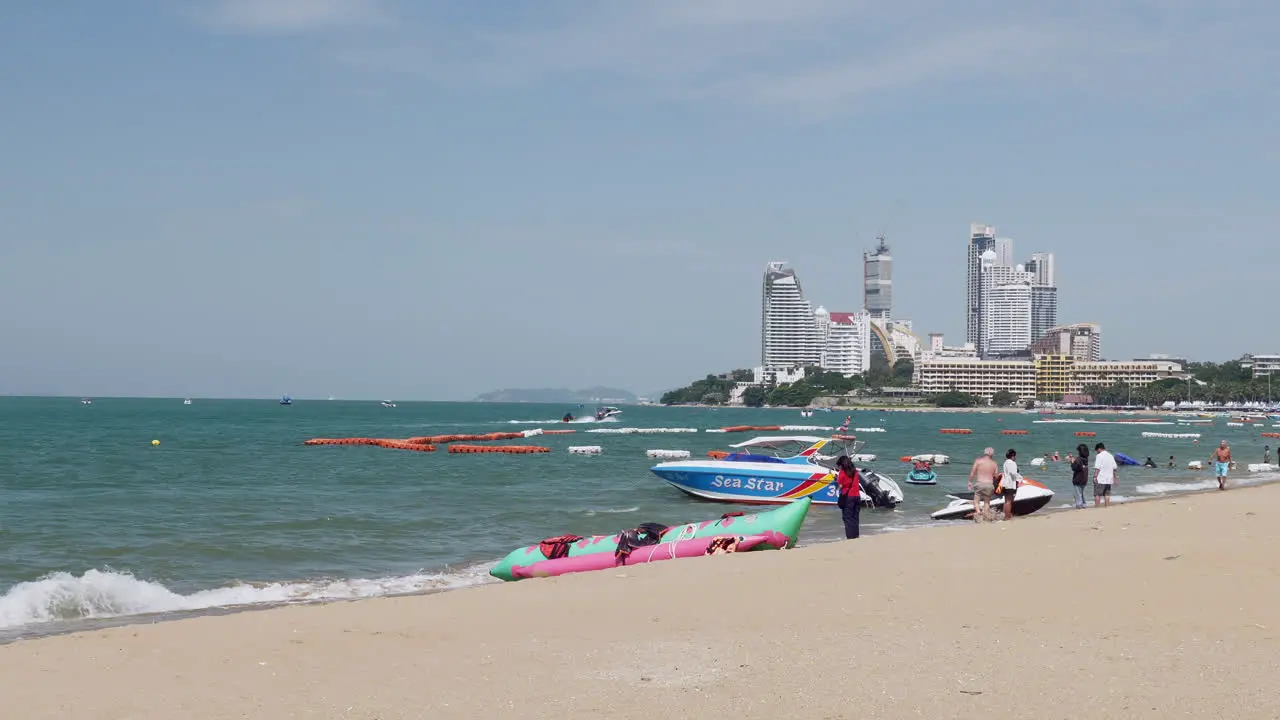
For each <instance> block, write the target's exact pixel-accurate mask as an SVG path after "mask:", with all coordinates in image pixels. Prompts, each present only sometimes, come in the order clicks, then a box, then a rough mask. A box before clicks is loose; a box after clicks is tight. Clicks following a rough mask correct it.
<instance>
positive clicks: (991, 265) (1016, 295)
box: [977, 250, 1032, 357]
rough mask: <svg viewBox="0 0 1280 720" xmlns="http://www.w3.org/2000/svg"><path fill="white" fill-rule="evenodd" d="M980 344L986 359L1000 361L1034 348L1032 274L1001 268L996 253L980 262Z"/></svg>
mask: <svg viewBox="0 0 1280 720" xmlns="http://www.w3.org/2000/svg"><path fill="white" fill-rule="evenodd" d="M979 260H980V262H981V266H980V280H981V282H980V291H979V300H980V302H979V313H978V321H979V322H978V326H979V330H980V332H979V341H978V343H977V346H978V353H979V355H980V356H982V357H997V356H1001V355H1009V354H1013V353H1018V352H1023V351H1026V350H1027V349H1028V348H1030V347H1031V340H1032V337H1031V284H1032V274H1031V273H1030V272H1027V271H1026V270H1025V269H1024V268H1023V267H1022V266H1021V265H1019V266H1017V267H1009V266H1008V265H1000V264H998V263H999V257H998V255H997V254H996V252H995V250H988V251H986V252H985V253H983V254H982V257H981V258H980V259H979Z"/></svg>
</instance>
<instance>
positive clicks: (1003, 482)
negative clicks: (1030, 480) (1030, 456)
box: [1000, 448, 1022, 520]
mask: <svg viewBox="0 0 1280 720" xmlns="http://www.w3.org/2000/svg"><path fill="white" fill-rule="evenodd" d="M1000 472H1001V475H1002V477H1001V478H1000V488H1001V490H1000V494H1002V495H1004V519H1005V520H1012V519H1013V499H1014V498H1015V497H1017V495H1018V485H1020V484H1022V474H1021V473H1019V472H1018V451H1017V450H1014V449H1013V448H1009V452H1006V453H1005V454H1004V467H1003V468H1001V470H1000Z"/></svg>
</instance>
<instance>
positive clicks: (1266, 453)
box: [1262, 445, 1271, 465]
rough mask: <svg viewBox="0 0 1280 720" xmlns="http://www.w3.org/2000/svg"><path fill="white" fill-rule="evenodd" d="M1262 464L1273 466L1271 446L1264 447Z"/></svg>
mask: <svg viewBox="0 0 1280 720" xmlns="http://www.w3.org/2000/svg"><path fill="white" fill-rule="evenodd" d="M1262 462H1264V463H1266V464H1268V465H1270V464H1271V446H1270V445H1263V446H1262Z"/></svg>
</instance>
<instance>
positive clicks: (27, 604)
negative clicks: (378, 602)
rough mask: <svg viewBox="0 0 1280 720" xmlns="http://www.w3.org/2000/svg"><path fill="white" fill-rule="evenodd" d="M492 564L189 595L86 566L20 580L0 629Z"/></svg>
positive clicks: (402, 587) (288, 595) (318, 592)
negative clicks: (81, 569)
mask: <svg viewBox="0 0 1280 720" xmlns="http://www.w3.org/2000/svg"><path fill="white" fill-rule="evenodd" d="M491 566H492V565H491V564H485V565H472V566H468V567H464V568H460V569H457V570H450V571H445V572H438V573H417V574H413V575H404V576H400V577H384V578H372V579H352V580H316V581H306V582H286V583H262V584H248V583H239V584H236V585H231V586H228V587H221V588H213V589H210V590H201V591H198V592H193V593H191V594H189V595H182V594H179V593H176V592H174V591H172V590H170V589H168V588H166V587H165V586H164V585H161V584H160V583H157V582H151V581H147V580H139V579H138V578H136V577H134V576H133V575H132V574H130V573H121V572H115V571H111V570H88V571H86V572H85V573H84V574H83V575H73V574H71V573H67V572H57V573H51V574H49V575H46V576H44V577H42V578H40V579H39V580H33V581H30V582H22V583H18V584H17V585H14V586H13V587H11V588H9V591H8V592H6V593H5V594H4V595H3V596H0V628H11V627H17V626H21V625H31V624H36V623H47V622H53V621H57V620H81V619H101V618H116V617H126V616H130V615H144V614H150V613H171V612H183V611H194V610H210V609H214V608H230V607H249V606H254V605H279V604H283V603H305V602H317V601H321V600H355V599H358V598H370V597H378V596H381V595H401V594H407V593H418V592H426V591H430V590H452V589H455V588H461V587H467V586H470V585H480V584H484V583H488V582H496V581H495V580H494V579H493V578H492V577H490V576H489V574H488V572H489V568H490V567H491Z"/></svg>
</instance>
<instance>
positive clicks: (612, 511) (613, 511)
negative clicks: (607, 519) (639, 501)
mask: <svg viewBox="0 0 1280 720" xmlns="http://www.w3.org/2000/svg"><path fill="white" fill-rule="evenodd" d="M633 512H640V506H639V505H636V506H633V507H626V508H603V509H601V508H592V509H590V510H587V511H586V514H587V517H592V516H595V515H622V514H624V513H633Z"/></svg>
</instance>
